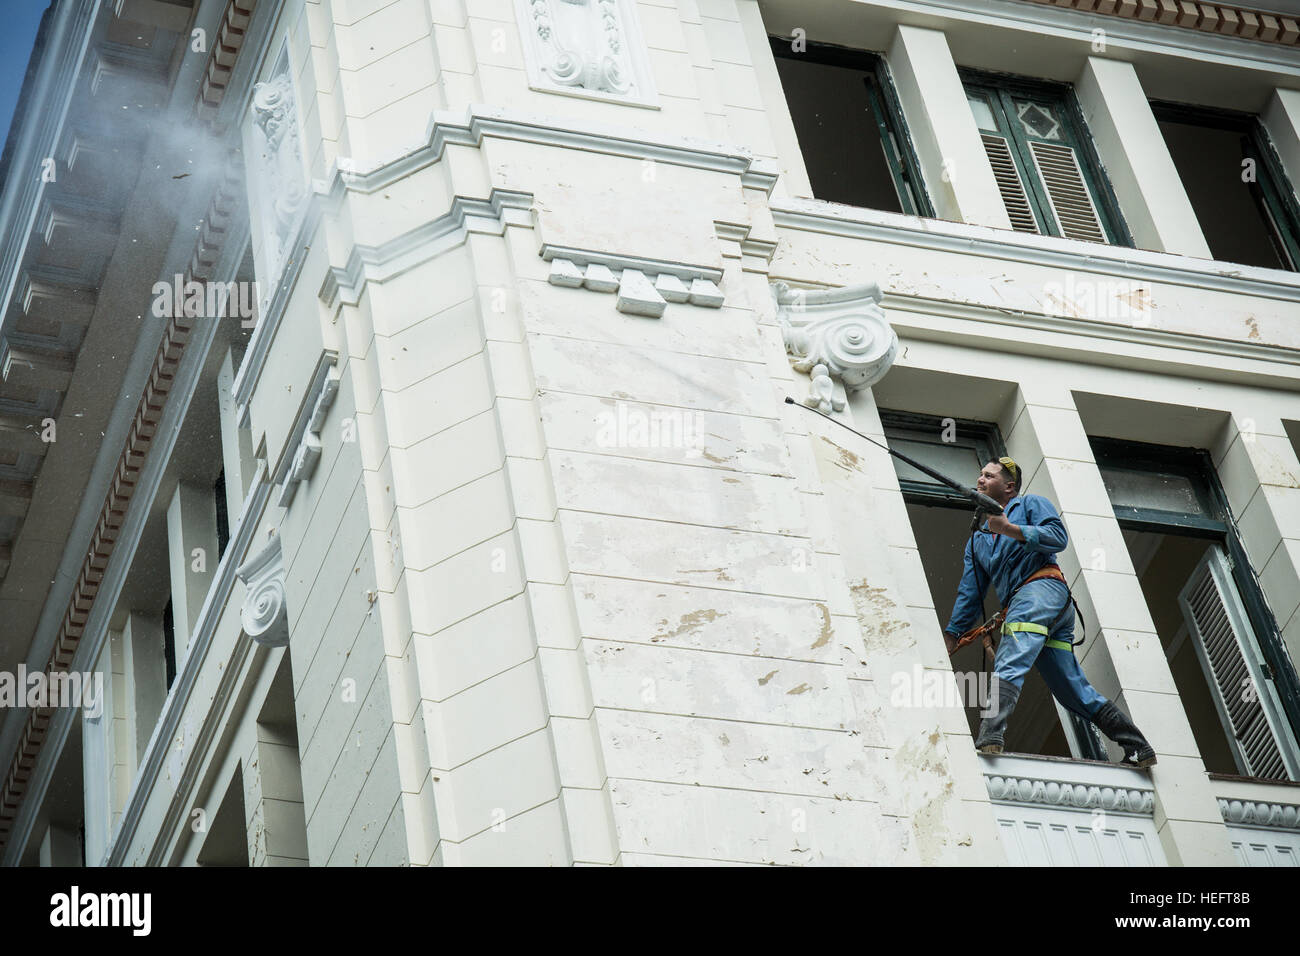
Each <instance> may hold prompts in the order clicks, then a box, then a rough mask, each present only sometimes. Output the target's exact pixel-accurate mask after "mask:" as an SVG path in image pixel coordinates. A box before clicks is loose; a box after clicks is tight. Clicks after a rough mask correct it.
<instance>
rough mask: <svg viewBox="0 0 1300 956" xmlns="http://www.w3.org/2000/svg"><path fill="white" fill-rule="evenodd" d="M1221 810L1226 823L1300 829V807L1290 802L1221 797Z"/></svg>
mask: <svg viewBox="0 0 1300 956" xmlns="http://www.w3.org/2000/svg"><path fill="white" fill-rule="evenodd" d="M1219 812H1220V813H1222V814H1223V819H1224V822H1226V823H1236V824H1243V825H1246V826H1259V827H1275V828H1285V829H1287V830H1300V807H1298V806H1294V805H1292V804H1288V803H1264V802H1263V801H1258V800H1228V799H1226V798H1224V797H1220V798H1219Z"/></svg>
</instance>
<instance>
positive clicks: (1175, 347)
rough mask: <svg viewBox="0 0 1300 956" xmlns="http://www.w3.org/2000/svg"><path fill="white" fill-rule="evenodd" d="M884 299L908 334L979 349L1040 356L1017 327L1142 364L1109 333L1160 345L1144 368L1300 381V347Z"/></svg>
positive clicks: (1253, 380)
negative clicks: (1011, 334)
mask: <svg viewBox="0 0 1300 956" xmlns="http://www.w3.org/2000/svg"><path fill="white" fill-rule="evenodd" d="M884 302H885V305H886V306H887V307H888V312H889V321H890V325H892V326H893V327H894V328H895V329H896V330H897V331H898V332H899V333H900V334H901V335H902V336H903V337H904V338H909V339H910V338H917V339H930V340H933V341H942V342H948V343H951V344H961V345H967V346H973V347H976V348H979V347H984V342H985V341H987V342H988V343H989V347H993V348H995V349H996V350H997V351H1000V352H1019V353H1023V354H1039V353H1040V351H1041V350H1040V349H1038V348H1037V347H1035V346H1033V345H1032V344H1031V343H1028V342H1027V341H1019V340H1016V339H1014V338H1008V336H1007V332H1008V331H1009V330H1010V329H1017V330H1024V331H1029V332H1042V333H1045V334H1047V335H1050V336H1053V337H1058V341H1059V342H1060V345H1058V346H1055V347H1054V348H1055V351H1056V352H1058V353H1062V354H1066V353H1069V352H1071V351H1074V352H1078V353H1079V358H1080V360H1082V361H1086V362H1088V363H1089V364H1093V365H1107V366H1111V367H1115V368H1133V367H1136V366H1135V365H1134V364H1133V363H1134V362H1136V361H1137V359H1135V358H1131V357H1129V356H1127V355H1126V354H1125V353H1124V352H1122V351H1119V350H1116V349H1107V350H1104V351H1098V349H1097V340H1099V339H1102V340H1106V341H1109V342H1115V343H1119V344H1122V345H1127V346H1131V347H1132V349H1133V350H1141V349H1150V350H1158V351H1152V352H1151V353H1150V354H1148V355H1144V356H1143V357H1142V358H1141V363H1142V364H1141V368H1143V369H1144V370H1145V371H1150V372H1155V371H1159V372H1163V373H1168V374H1173V375H1194V377H1196V378H1198V379H1206V380H1210V381H1224V382H1242V381H1246V380H1247V379H1249V384H1250V385H1252V386H1263V387H1270V388H1271V387H1280V388H1288V389H1294V388H1295V386H1296V384H1297V382H1298V381H1300V364H1298V363H1297V362H1296V353H1295V352H1294V351H1293V350H1291V349H1286V348H1281V347H1279V346H1271V345H1256V344H1255V343H1253V342H1242V341H1239V340H1232V339H1212V338H1207V337H1205V336H1199V335H1191V334H1189V333H1186V332H1170V331H1165V330H1163V329H1143V328H1134V327H1130V326H1124V325H1117V324H1115V323H1111V322H1102V321H1099V320H1096V319H1080V318H1073V317H1071V318H1063V317H1058V316H1046V315H1043V314H1042V313H1038V312H1023V311H1019V310H1016V309H1008V308H1003V307H998V306H992V305H979V304H972V303H967V302H952V301H949V300H945V299H933V298H929V297H927V296H910V295H894V294H890V293H886V295H885V297H884ZM936 320H938V323H937V322H936ZM948 320H955V321H957V322H962V323H974V325H973V326H971V331H972V334H970V335H958V334H954V332H953V330H952V329H951V328H949V329H940V328H938V324H941V323H942V322H943V321H948ZM979 326H984V327H986V328H987V331H983V330H980V329H979ZM1072 339H1073V340H1078V341H1079V342H1080V343H1082V344H1081V345H1080V346H1078V347H1073V348H1072V347H1071V346H1070V345H1069V341H1070V340H1072ZM1225 359H1228V360H1230V361H1225Z"/></svg>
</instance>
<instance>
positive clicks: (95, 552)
mask: <svg viewBox="0 0 1300 956" xmlns="http://www.w3.org/2000/svg"><path fill="white" fill-rule="evenodd" d="M240 200H242V190H241V189H240V180H239V179H238V177H237V176H234V175H228V176H226V177H224V178H223V180H222V182H221V183H220V185H219V186H218V187H217V189H216V190H215V192H214V194H213V197H212V199H211V201H210V203H209V205H208V210H207V215H206V216H205V217H204V218H205V219H206V220H209V221H213V220H216V221H232V218H233V221H236V222H240V223H243V220H242V219H239V218H238V217H234V215H233V214H234V213H235V212H236V211H237V209H238V206H237V202H238V201H240ZM244 225H246V223H245V224H244ZM215 238H216V237H215V235H214V234H209V233H201V234H200V236H199V238H198V239H197V240H196V243H195V251H194V254H193V255H192V256H191V260H190V266H189V267H188V268H187V269H186V271H185V272H184V274H183V277H182V279H183V282H184V283H189V282H191V281H206V280H207V279H208V278H209V275H210V272H209V271H207V270H206V269H205V271H204V272H203V273H200V272H199V271H197V270H198V269H199V268H204V266H202V265H201V263H202V262H204V261H205V258H206V257H207V256H208V255H209V254H211V255H213V256H216V255H218V254H219V252H224V253H225V254H226V257H227V258H229V255H230V251H231V247H230V245H229V244H227V243H225V240H226V239H228V238H229V230H222V231H221V233H220V239H221V240H222V243H223V245H222V246H221V247H212V246H211V243H212V242H213V241H214V240H215ZM242 238H243V235H242V232H241V235H240V236H239V241H237V242H236V243H235V245H236V246H237V247H239V248H242ZM216 264H217V262H216V258H213V259H212V260H211V265H212V267H215V266H216ZM236 265H237V263H236ZM231 268H232V269H233V268H234V266H231ZM200 321H209V322H216V321H218V320H217V319H216V318H212V319H208V320H200V319H198V318H196V317H193V316H185V315H176V316H173V317H171V318H169V319H168V321H167V325H166V328H165V329H164V332H163V336H162V341H161V342H160V343H159V345H158V350H157V352H156V353H155V357H154V362H153V367H152V369H151V370H150V373H149V378H148V380H147V382H146V384H145V387H144V390H143V393H142V394H141V396H140V400H139V402H138V403H137V405H136V410H135V415H134V417H133V419H132V422H131V426H130V430H129V431H128V433H127V438H126V442H125V444H124V447H123V448H122V451H121V453H120V455H119V458H118V464H117V467H116V468H115V469H114V471H113V475H112V478H111V479H110V482H109V488H108V493H107V495H106V497H105V501H104V504H103V505H102V507H101V508H100V514H99V518H98V520H97V521H96V523H95V530H94V531H93V532H92V534H91V538H90V545H89V548H88V553H87V554H86V557H85V559H84V560H83V562H82V565H81V570H80V573H79V574H78V575H77V579H76V584H75V585H74V586H73V590H72V595H71V598H70V600H69V602H68V606H67V609H66V610H65V611H64V614H63V617H62V620H61V622H60V623H59V625H58V630H57V633H56V634H55V637H54V642H53V648H52V650H51V652H50V656H49V659H48V661H47V663H46V664H45V670H46V671H49V672H55V671H67V670H69V669H71V668H72V666H73V661H74V658H75V657H76V656H77V652H78V650H79V649H81V645H82V638H83V637H84V636H85V634H86V633H87V630H88V624H89V622H90V620H91V615H92V613H94V612H98V613H97V615H96V616H97V617H98V618H99V621H100V623H101V624H104V623H105V622H106V618H107V613H106V612H104V611H103V609H102V607H96V599H97V598H98V596H99V592H100V589H101V586H102V585H103V584H104V583H105V576H106V572H107V571H108V567H109V562H110V560H111V559H112V556H113V553H114V550H115V547H116V545H117V542H118V539H119V537H120V536H122V534H123V531H124V529H125V528H126V526H127V518H128V510H129V509H130V505H131V501H132V499H133V497H134V495H135V493H136V491H137V488H138V487H139V485H140V484H141V480H142V476H143V475H144V472H145V466H146V463H147V461H148V459H149V456H150V452H151V451H152V450H153V443H154V439H155V438H157V437H159V435H160V428H159V426H160V423H161V422H162V420H163V415H164V411H165V408H166V405H167V401H168V397H169V395H170V394H171V392H172V390H173V388H174V387H176V386H177V385H178V384H179V383H180V378H181V364H182V359H183V357H184V355H185V347H186V344H187V343H188V342H189V341H190V338H191V335H193V334H194V332H195V331H196V328H197V325H198V323H199V322H200ZM202 333H203V334H202V336H201V337H202V338H204V339H205V340H210V336H211V334H212V330H210V329H203V330H202ZM197 374H198V373H197V371H193V375H194V376H197ZM192 384H193V383H192V382H187V383H186V385H185V387H186V388H189V387H192ZM162 440H163V444H167V445H170V442H172V441H174V440H175V435H163V436H162ZM157 474H158V476H159V477H161V471H159V472H158V473H157ZM91 630H92V632H97V636H96V638H95V639H94V640H92V642H91V643H96V644H97V643H99V642H102V638H103V630H104V627H102V626H100V627H97V628H91ZM81 657H82V659H84V658H85V657H86V654H85V653H84V652H83V653H82V655H81ZM55 716H56V715H55V712H54V711H52V710H49V709H47V710H33V711H30V712H29V713H28V714H27V718H26V721H25V722H24V724H23V729H22V730H21V732H20V733H19V737H18V746H17V749H16V752H15V754H14V757H13V759H12V760H11V762H10V764H9V767H8V770H7V772H6V774H5V776H4V778H3V783H2V784H0V850H7V849H8V842H9V838H10V835H11V833H12V831H13V829H14V826H15V823H16V821H17V819H18V817H19V814H20V811H21V809H22V802H23V797H24V796H25V794H26V793H27V790H28V787H29V785H30V784H31V783H32V782H33V780H34V779H35V778H36V777H37V776H38V770H39V767H38V761H39V758H40V754H41V750H42V747H43V745H44V743H45V740H46V738H47V736H48V735H49V734H50V733H51V731H52V730H54V729H55V728H54V718H55ZM61 723H62V725H63V726H62V727H60V728H57V729H58V732H59V733H60V734H66V720H62V721H61ZM48 769H50V768H48V767H47V770H48ZM47 776H48V773H47V774H45V777H47ZM38 783H39V784H40V785H41V786H44V785H47V784H48V779H45V778H44V777H43V778H42V780H40V781H38Z"/></svg>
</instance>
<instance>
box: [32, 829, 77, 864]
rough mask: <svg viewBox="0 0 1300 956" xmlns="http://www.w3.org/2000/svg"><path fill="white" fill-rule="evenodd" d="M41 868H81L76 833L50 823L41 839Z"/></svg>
mask: <svg viewBox="0 0 1300 956" xmlns="http://www.w3.org/2000/svg"><path fill="white" fill-rule="evenodd" d="M40 861H41V866H81V848H80V847H79V846H77V831H76V830H74V829H72V828H71V827H65V826H60V825H58V824H56V823H51V824H50V825H49V826H48V827H46V828H45V835H44V836H43V837H41V856H40Z"/></svg>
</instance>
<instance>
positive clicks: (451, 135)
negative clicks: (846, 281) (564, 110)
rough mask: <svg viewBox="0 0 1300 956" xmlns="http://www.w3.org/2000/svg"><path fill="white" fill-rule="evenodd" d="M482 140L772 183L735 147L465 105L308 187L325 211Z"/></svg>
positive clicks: (758, 160) (752, 184)
mask: <svg viewBox="0 0 1300 956" xmlns="http://www.w3.org/2000/svg"><path fill="white" fill-rule="evenodd" d="M485 137H490V138H495V139H510V140H517V141H519V142H525V143H537V144H539V145H544V146H555V147H557V148H562V149H579V150H583V151H584V152H592V153H603V154H605V155H609V156H622V157H625V158H628V159H639V160H649V161H653V162H662V163H669V164H671V165H675V166H688V167H691V168H694V169H705V170H710V171H713V172H719V173H729V174H731V175H735V176H739V177H740V181H741V184H742V185H744V186H746V187H749V188H753V189H761V190H763V191H764V192H765V193H768V194H770V193H771V192H772V189H773V187H774V186H775V185H776V180H777V176H778V175H779V170H778V169H777V168H776V167H775V165H773V164H772V163H771V162H770V161H769V160H767V159H764V158H762V157H756V156H754V155H753V154H752V153H750V152H749V151H748V150H746V149H744V148H743V147H739V146H732V145H727V144H724V143H717V142H709V141H706V140H698V139H694V138H691V137H684V136H658V135H654V134H648V133H646V132H645V131H644V130H640V129H636V128H633V127H625V126H613V125H610V124H605V123H592V122H586V121H580V120H575V119H574V118H572V117H567V116H552V115H549V114H545V115H544V114H536V113H524V112H520V111H518V110H508V109H500V108H496V107H491V106H482V105H473V106H470V107H469V108H468V109H467V110H466V111H464V112H455V111H448V110H439V111H436V112H435V113H434V114H433V117H432V118H431V119H430V121H429V126H428V128H427V131H426V134H425V137H424V140H423V141H422V142H421V143H420V144H418V145H416V146H413V147H412V148H411V149H410V150H408V151H407V152H405V153H403V154H402V155H400V156H397V157H394V158H393V159H392V160H388V161H385V162H383V163H378V164H376V165H375V166H373V167H371V168H369V169H359V168H357V167H355V166H354V165H352V164H351V163H350V162H349V161H348V160H347V158H346V157H345V158H342V159H339V160H337V161H336V162H335V163H334V164H333V165H332V166H331V168H330V171H329V172H328V173H327V174H326V176H325V178H324V179H321V180H317V181H316V182H315V184H314V186H315V189H316V192H317V193H319V194H321V195H323V196H325V197H327V200H328V202H329V203H330V204H334V203H337V202H340V201H342V198H343V195H344V193H345V192H346V191H353V192H361V193H373V192H376V191H378V190H381V189H385V188H387V187H388V186H391V185H392V184H393V183H396V182H398V181H399V180H401V179H404V178H406V177H407V176H409V175H411V173H413V172H415V171H417V170H419V169H422V168H424V167H425V166H428V165H431V164H432V163H436V162H438V161H439V160H440V159H441V158H442V154H443V151H444V150H445V149H446V147H447V146H448V145H449V144H450V145H456V146H469V147H474V148H478V147H480V146H481V145H482V144H483V139H484V138H485Z"/></svg>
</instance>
